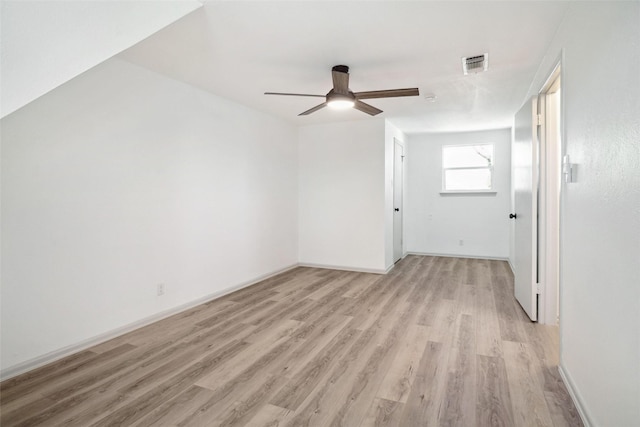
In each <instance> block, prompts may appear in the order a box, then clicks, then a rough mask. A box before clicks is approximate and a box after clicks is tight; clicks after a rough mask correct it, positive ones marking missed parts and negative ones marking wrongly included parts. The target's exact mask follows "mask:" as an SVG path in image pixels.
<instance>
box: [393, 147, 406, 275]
mask: <svg viewBox="0 0 640 427" xmlns="http://www.w3.org/2000/svg"><path fill="white" fill-rule="evenodd" d="M403 164H404V148H403V147H402V144H400V143H399V142H398V140H396V139H395V138H394V139H393V262H394V263H395V262H398V261H400V260H401V259H402V254H403V248H402V214H403V212H402V177H403Z"/></svg>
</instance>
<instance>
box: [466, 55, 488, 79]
mask: <svg viewBox="0 0 640 427" xmlns="http://www.w3.org/2000/svg"><path fill="white" fill-rule="evenodd" d="M488 67H489V54H488V53H485V54H484V55H477V56H467V57H464V58H462V72H463V73H464V75H465V76H466V75H467V74H469V73H481V72H483V71H487V68H488Z"/></svg>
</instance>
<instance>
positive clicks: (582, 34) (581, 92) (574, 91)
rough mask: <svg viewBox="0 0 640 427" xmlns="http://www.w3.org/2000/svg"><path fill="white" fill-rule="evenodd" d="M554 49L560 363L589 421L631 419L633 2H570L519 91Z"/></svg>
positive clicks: (637, 11)
mask: <svg viewBox="0 0 640 427" xmlns="http://www.w3.org/2000/svg"><path fill="white" fill-rule="evenodd" d="M561 55H564V57H563V60H562V73H563V75H562V96H563V100H562V103H563V106H564V107H563V112H564V116H563V122H564V136H563V140H564V144H565V147H564V150H565V152H566V153H567V154H569V155H570V157H571V161H572V162H575V163H576V164H577V176H576V182H574V183H570V184H563V187H562V207H561V243H560V244H561V266H560V268H561V278H560V280H561V295H560V339H561V344H560V345H561V362H560V363H561V368H562V370H563V372H564V374H565V376H566V377H567V379H568V380H569V384H570V385H571V387H572V389H573V392H574V393H575V395H576V397H577V398H578V400H579V404H580V406H581V408H582V410H583V412H584V414H585V415H586V416H587V417H588V420H589V422H590V424H591V425H593V426H635V425H638V420H640V2H637V1H634V2H573V3H571V6H570V9H569V11H568V13H567V16H566V18H565V20H564V22H563V23H562V25H561V26H560V28H559V30H558V33H557V35H556V37H555V39H554V41H553V43H552V44H551V46H550V47H549V50H548V51H547V54H546V57H545V60H544V62H543V63H542V64H541V66H540V69H539V72H538V74H537V76H536V78H535V80H534V81H533V84H532V86H531V90H530V93H529V94H528V95H527V97H529V96H531V95H534V94H536V93H537V92H538V91H539V90H540V89H541V88H542V86H543V84H544V81H545V79H546V78H547V77H548V76H549V75H550V74H551V71H552V69H553V68H554V66H555V65H556V62H557V60H558V59H560V57H561Z"/></svg>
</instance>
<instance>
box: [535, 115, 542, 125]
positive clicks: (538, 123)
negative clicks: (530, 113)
mask: <svg viewBox="0 0 640 427" xmlns="http://www.w3.org/2000/svg"><path fill="white" fill-rule="evenodd" d="M542 123H543V122H542V114H536V125H538V126H542Z"/></svg>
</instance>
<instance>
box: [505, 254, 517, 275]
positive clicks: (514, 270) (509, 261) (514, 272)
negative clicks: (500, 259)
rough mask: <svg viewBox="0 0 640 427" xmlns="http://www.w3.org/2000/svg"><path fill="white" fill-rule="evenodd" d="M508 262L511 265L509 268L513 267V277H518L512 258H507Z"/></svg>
mask: <svg viewBox="0 0 640 427" xmlns="http://www.w3.org/2000/svg"><path fill="white" fill-rule="evenodd" d="M507 262H508V263H509V267H511V272H512V273H513V275H514V276H515V275H516V268H515V266H514V265H513V263H512V262H511V258H507Z"/></svg>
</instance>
